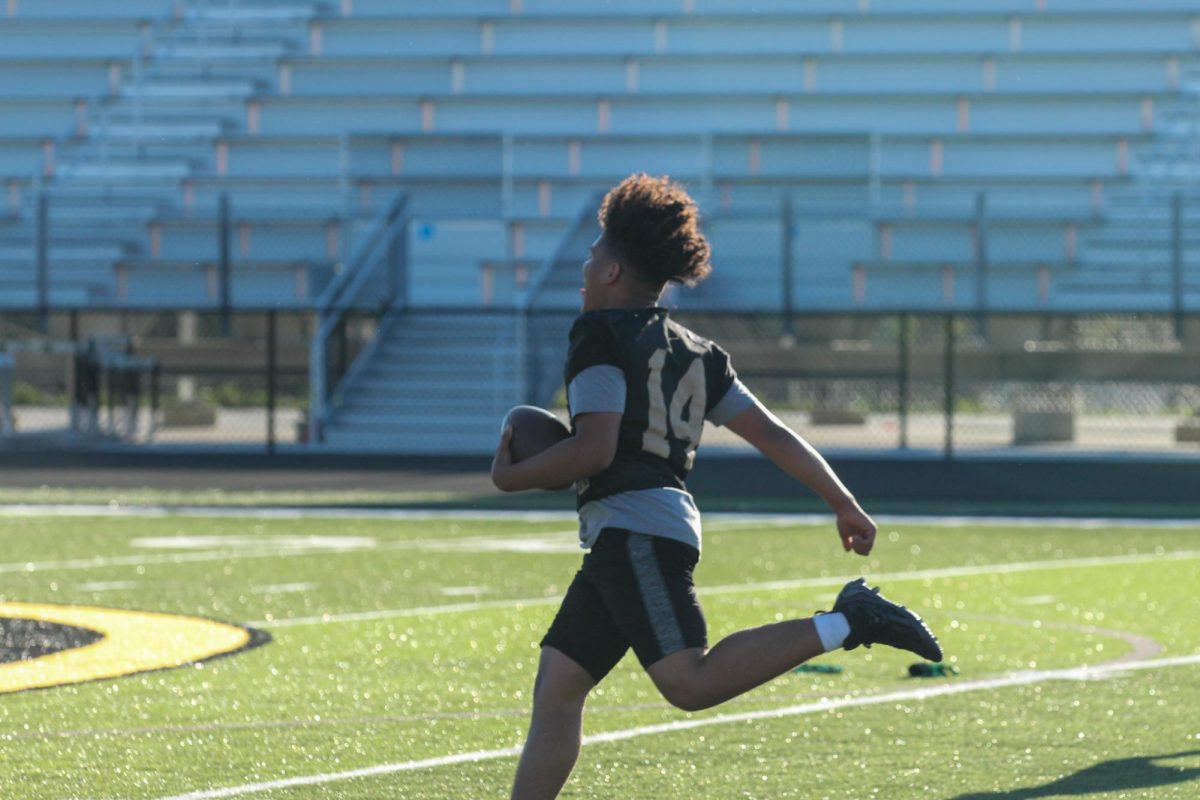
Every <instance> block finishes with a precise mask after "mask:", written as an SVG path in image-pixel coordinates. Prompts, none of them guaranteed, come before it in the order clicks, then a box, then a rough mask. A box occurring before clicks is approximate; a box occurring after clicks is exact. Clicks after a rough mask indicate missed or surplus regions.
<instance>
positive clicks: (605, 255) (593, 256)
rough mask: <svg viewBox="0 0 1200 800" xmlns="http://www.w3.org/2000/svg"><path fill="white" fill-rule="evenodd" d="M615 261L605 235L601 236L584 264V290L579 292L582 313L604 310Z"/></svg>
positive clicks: (593, 244)
mask: <svg viewBox="0 0 1200 800" xmlns="http://www.w3.org/2000/svg"><path fill="white" fill-rule="evenodd" d="M613 261H614V259H613V257H612V256H611V254H610V253H609V251H608V247H607V245H606V243H605V241H604V235H603V234H601V235H600V236H599V237H597V239H596V241H594V242H592V247H591V250H589V251H588V257H587V261H584V262H583V288H581V289H580V290H579V294H580V298H581V302H580V309H581V310H582V311H591V310H592V309H596V308H604V298H605V292H606V290H607V287H608V286H609V284H610V281H608V280H607V279H608V277H609V273H610V270H611V267H612V263H613Z"/></svg>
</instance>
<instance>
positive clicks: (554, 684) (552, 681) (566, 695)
mask: <svg viewBox="0 0 1200 800" xmlns="http://www.w3.org/2000/svg"><path fill="white" fill-rule="evenodd" d="M594 685H595V683H594V682H593V681H592V680H591V678H590V677H588V676H586V675H585V674H582V673H581V671H579V670H570V669H562V668H560V666H559V665H556V664H547V663H543V664H541V666H540V667H539V668H538V673H537V677H536V678H535V679H534V681H533V703H534V707H535V708H536V707H538V706H542V707H551V708H553V707H562V706H564V705H574V704H582V703H583V701H584V700H586V699H587V695H588V692H589V691H591V689H592V687H593V686H594Z"/></svg>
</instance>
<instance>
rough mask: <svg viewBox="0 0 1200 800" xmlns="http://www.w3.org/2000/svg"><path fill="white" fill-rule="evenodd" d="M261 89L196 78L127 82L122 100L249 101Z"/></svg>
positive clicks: (225, 80)
mask: <svg viewBox="0 0 1200 800" xmlns="http://www.w3.org/2000/svg"><path fill="white" fill-rule="evenodd" d="M259 89H260V86H259V85H258V84H257V82H255V81H250V80H232V79H229V78H203V77H196V78H193V79H191V80H187V79H183V78H179V77H167V78H159V77H152V78H149V79H147V80H144V81H143V82H142V83H140V84H137V83H133V82H127V83H125V84H124V85H123V86H121V96H122V97H125V98H128V99H129V101H130V102H134V101H135V100H136V99H137V98H138V97H141V98H142V99H143V100H148V99H159V98H167V99H170V100H177V99H185V98H187V99H208V98H220V99H230V98H241V99H242V100H245V98H247V97H249V96H250V95H252V94H254V93H255V92H257V91H259Z"/></svg>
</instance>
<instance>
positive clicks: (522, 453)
mask: <svg viewBox="0 0 1200 800" xmlns="http://www.w3.org/2000/svg"><path fill="white" fill-rule="evenodd" d="M509 425H512V429H513V434H512V440H511V441H510V442H509V443H508V450H509V452H510V453H512V457H513V462H514V463H516V462H518V461H524V460H525V459H527V458H532V457H533V456H536V455H537V454H538V453H540V452H542V451H543V450H545V449H546V448H548V447H551V446H553V445H556V444H558V443H559V442H561V441H562V440H563V439H566V438H567V437H569V436H570V435H571V431H570V430H569V429H568V428H567V426H566V425H564V424H563V423H562V421H561V420H559V418H558V417H556V416H554V415H553V414H551V413H550V412H549V411H547V410H546V409H544V408H538V407H537V406H514V407H513V408H512V409H510V410H509V412H508V413H507V414H505V415H504V422H502V423H500V430H501V432H503V431H504V429H505V428H506V427H508V426H509Z"/></svg>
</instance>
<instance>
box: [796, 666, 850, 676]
mask: <svg viewBox="0 0 1200 800" xmlns="http://www.w3.org/2000/svg"><path fill="white" fill-rule="evenodd" d="M841 671H842V668H841V667H839V666H838V665H837V664H801V665H800V666H798V667H796V668H795V669H794V670H792V672H819V673H822V674H826V675H838V674H840V673H841Z"/></svg>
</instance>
